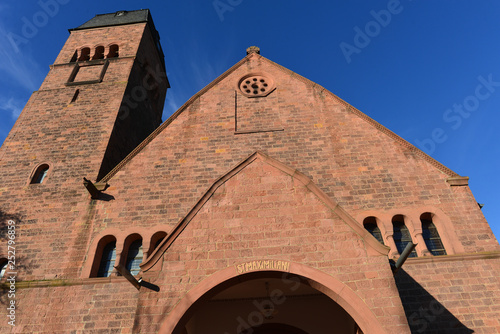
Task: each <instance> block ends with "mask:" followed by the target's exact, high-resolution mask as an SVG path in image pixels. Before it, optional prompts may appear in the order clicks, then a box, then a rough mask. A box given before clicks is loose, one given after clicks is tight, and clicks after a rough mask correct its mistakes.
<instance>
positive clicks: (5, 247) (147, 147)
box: [0, 10, 500, 334]
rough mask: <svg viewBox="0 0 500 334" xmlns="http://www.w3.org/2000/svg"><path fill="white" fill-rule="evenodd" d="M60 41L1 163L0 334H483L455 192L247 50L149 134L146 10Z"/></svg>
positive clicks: (481, 232)
mask: <svg viewBox="0 0 500 334" xmlns="http://www.w3.org/2000/svg"><path fill="white" fill-rule="evenodd" d="M69 32H70V34H69V37H68V39H67V41H66V43H65V44H64V46H63V47H62V50H61V51H60V53H59V55H58V56H57V58H56V60H55V61H54V63H53V64H52V65H50V71H49V73H48V74H47V76H46V78H45V80H44V81H43V83H42V85H41V87H40V88H39V90H37V91H35V92H34V93H33V94H32V96H31V98H30V99H29V101H28V102H27V104H26V106H25V108H24V110H23V112H22V113H21V115H20V116H19V118H18V120H17V122H16V124H15V125H14V127H13V128H12V130H11V132H10V134H9V135H8V137H7V139H6V140H5V142H4V143H3V145H2V147H1V148H0V180H1V182H0V224H1V225H0V228H1V230H2V234H1V236H2V237H1V238H2V247H1V248H0V266H1V276H2V278H1V281H0V283H1V285H2V290H1V299H0V301H1V308H2V312H1V314H3V316H2V320H1V321H0V332H2V333H11V332H12V333H50V334H54V333H142V334H144V333H155V334H156V333H159V334H171V333H174V334H327V333H336V334H361V333H364V334H372V333H373V334H379V333H380V334H382V333H388V334H389V333H391V334H404V333H500V275H499V272H500V245H499V243H498V241H497V240H496V238H495V236H494V235H493V233H492V231H491V229H490V226H489V225H488V222H487V221H486V220H485V218H484V216H483V214H482V212H481V208H480V207H479V205H478V203H477V202H476V200H475V199H474V196H473V194H472V193H471V191H470V189H469V186H468V177H466V176H461V175H460V174H457V172H455V171H452V170H450V169H449V168H447V167H446V166H444V165H442V164H441V163H439V162H438V161H436V160H434V159H433V158H432V157H430V156H428V155H427V154H425V153H424V152H422V151H421V150H419V149H418V148H416V147H415V146H413V145H412V144H410V143H408V142H407V141H405V140H404V139H402V138H401V137H399V136H398V135H397V134H395V133H394V132H392V131H390V130H388V129H387V128H385V127H384V126H383V125H381V124H379V123H377V122H376V121H375V120H373V119H371V118H370V117H368V116H367V115H365V114H363V113H362V112H361V111H360V110H358V109H356V108H355V107H353V106H352V105H350V104H349V103H348V102H346V101H343V100H342V99H341V98H339V97H337V96H336V95H334V94H333V93H331V92H329V91H328V90H327V89H326V88H323V87H321V86H320V85H318V84H316V83H314V82H311V81H310V80H308V79H307V78H305V77H303V76H301V75H299V74H297V73H294V72H293V71H292V70H290V69H287V68H284V67H283V66H281V65H279V64H277V63H275V62H274V61H272V60H269V59H267V58H265V57H264V56H263V55H261V50H260V49H259V48H258V47H256V46H251V47H249V48H248V49H247V50H246V53H245V50H242V57H243V58H242V59H241V60H240V61H239V62H237V63H236V64H234V65H233V66H232V67H231V68H229V69H227V70H226V71H225V72H224V73H223V74H222V75H220V76H219V77H218V78H216V79H215V80H214V81H213V82H211V83H210V84H209V85H208V86H206V87H205V88H203V89H202V90H201V91H199V92H198V93H197V94H195V95H194V96H192V97H191V98H190V99H189V100H188V101H187V102H186V103H185V104H184V105H183V106H182V107H181V108H179V109H178V110H177V111H176V112H175V113H174V114H173V115H172V116H170V117H169V118H168V119H167V120H165V121H163V120H162V111H163V106H164V101H165V96H166V93H167V90H168V88H169V87H170V84H169V80H168V78H167V75H166V67H165V56H164V53H163V50H162V47H161V44H160V36H159V34H158V32H157V30H156V29H155V25H154V23H153V20H152V16H151V13H150V12H149V10H137V11H119V12H116V13H109V14H102V15H97V16H95V17H94V18H92V19H90V20H89V21H87V22H85V23H83V24H82V25H80V26H78V27H76V28H73V29H70V31H69ZM277 61H279V59H277Z"/></svg>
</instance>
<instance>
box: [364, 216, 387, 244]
mask: <svg viewBox="0 0 500 334" xmlns="http://www.w3.org/2000/svg"><path fill="white" fill-rule="evenodd" d="M363 226H364V227H365V229H366V230H367V231H368V232H370V233H371V235H373V236H374V237H375V239H377V240H378V242H380V243H381V244H382V245H383V244H384V239H383V238H382V233H381V232H380V229H379V228H378V226H377V219H376V218H375V217H366V218H365V220H363Z"/></svg>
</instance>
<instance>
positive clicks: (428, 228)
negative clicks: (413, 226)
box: [420, 214, 446, 255]
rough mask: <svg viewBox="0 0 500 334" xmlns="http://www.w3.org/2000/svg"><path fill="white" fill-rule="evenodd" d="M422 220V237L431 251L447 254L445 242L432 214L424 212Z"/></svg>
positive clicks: (434, 253) (433, 253) (432, 252)
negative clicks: (433, 220)
mask: <svg viewBox="0 0 500 334" xmlns="http://www.w3.org/2000/svg"><path fill="white" fill-rule="evenodd" d="M420 221H421V222H422V237H423V238H424V241H425V245H426V246H427V249H428V250H429V252H431V254H432V255H446V250H445V249H444V245H443V242H442V241H441V237H440V236H439V232H438V230H437V228H436V225H434V223H433V222H432V217H431V216H430V214H423V215H422V216H421V217H420Z"/></svg>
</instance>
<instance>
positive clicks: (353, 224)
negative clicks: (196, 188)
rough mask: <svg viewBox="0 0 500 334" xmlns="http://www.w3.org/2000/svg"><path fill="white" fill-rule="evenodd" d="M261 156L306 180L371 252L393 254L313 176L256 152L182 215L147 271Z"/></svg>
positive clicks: (145, 266) (147, 263)
mask: <svg viewBox="0 0 500 334" xmlns="http://www.w3.org/2000/svg"><path fill="white" fill-rule="evenodd" d="M257 159H259V160H260V161H262V162H264V163H266V164H268V165H270V166H272V167H274V168H276V169H278V170H280V171H282V172H284V173H286V174H288V175H290V176H291V177H293V179H294V180H298V181H299V182H300V183H302V184H303V185H304V186H305V187H306V188H307V189H308V190H309V191H310V192H311V193H313V194H314V195H315V196H316V197H317V198H318V199H319V201H321V202H322V203H323V204H324V205H325V206H326V207H327V208H329V209H330V210H331V211H332V212H333V213H335V214H336V215H337V216H338V217H340V218H341V219H342V220H343V221H344V222H345V223H346V224H347V225H348V226H349V227H350V228H351V229H352V230H353V231H354V232H355V233H356V234H358V235H359V236H360V238H361V239H362V240H363V242H364V243H365V245H366V248H367V251H368V254H369V255H387V254H388V253H389V248H388V247H386V246H384V245H382V244H381V243H379V242H378V241H377V240H376V239H375V238H374V237H373V236H372V235H371V234H370V233H369V232H368V231H367V230H366V229H364V227H363V226H362V225H361V224H360V223H358V222H357V221H356V220H355V219H354V218H353V217H352V216H351V215H349V214H348V213H347V212H346V211H345V210H344V209H343V208H342V207H341V206H340V205H338V203H337V202H336V201H335V200H334V199H332V198H330V197H329V196H328V195H326V194H325V193H324V192H323V191H322V190H321V189H320V188H319V187H318V186H317V185H316V184H314V182H312V180H311V179H309V178H308V177H307V176H305V175H304V174H302V173H300V172H299V171H297V170H296V169H293V168H290V167H288V166H286V165H285V164H283V163H281V162H279V161H277V160H275V159H273V158H271V157H269V156H267V155H265V154H263V153H261V152H255V153H253V154H252V155H250V156H249V157H248V158H246V159H245V160H243V161H242V162H241V163H239V164H238V165H236V166H235V167H234V168H232V169H231V170H230V171H229V172H227V173H226V174H224V175H223V176H221V177H220V178H219V179H217V180H216V181H215V182H214V183H213V184H212V185H211V186H210V188H208V190H207V191H206V192H205V193H204V194H203V196H202V197H201V198H200V199H199V200H198V202H197V203H196V204H195V205H194V206H193V207H192V208H191V210H189V212H188V213H187V215H186V216H184V218H182V219H181V220H180V221H179V222H178V223H177V225H176V226H175V227H174V228H173V229H172V231H170V233H169V234H168V236H167V237H166V238H165V239H164V240H163V241H162V242H161V244H160V245H159V246H158V247H157V249H156V250H155V251H154V252H153V253H152V254H151V255H150V256H149V257H148V259H146V261H145V262H143V263H142V264H141V269H142V270H143V271H148V270H150V269H151V268H153V266H154V265H155V264H156V263H157V262H158V261H159V260H160V259H161V257H162V256H163V254H164V253H165V252H166V251H167V250H168V249H169V247H170V246H171V245H172V244H173V243H174V242H175V240H176V239H177V237H179V235H180V234H181V233H182V231H184V229H185V228H186V227H187V226H188V225H189V223H190V222H191V220H192V219H193V218H194V217H195V216H196V214H197V213H198V212H199V211H200V210H201V209H202V208H203V206H204V205H205V204H206V203H207V202H208V201H209V200H210V199H211V197H212V196H213V195H214V193H215V192H216V191H217V189H219V187H221V186H222V185H223V184H224V183H225V182H226V181H228V180H229V179H230V178H232V177H233V176H235V175H236V174H238V173H239V172H240V171H242V170H243V169H245V168H246V167H247V166H249V165H250V164H251V163H252V162H254V161H255V160H257Z"/></svg>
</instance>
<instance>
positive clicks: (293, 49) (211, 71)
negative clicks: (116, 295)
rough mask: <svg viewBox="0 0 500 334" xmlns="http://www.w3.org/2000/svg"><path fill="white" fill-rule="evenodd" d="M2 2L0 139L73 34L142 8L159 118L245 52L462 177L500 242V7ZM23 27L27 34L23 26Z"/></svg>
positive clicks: (420, 2) (237, 0) (416, 2)
mask: <svg viewBox="0 0 500 334" xmlns="http://www.w3.org/2000/svg"><path fill="white" fill-rule="evenodd" d="M117 3H118V2H111V1H110V2H104V1H101V2H86V3H85V5H82V3H81V2H80V1H76V0H46V1H44V0H41V1H32V0H24V1H22V2H21V1H13V0H2V2H1V3H0V143H1V142H3V141H4V139H5V137H6V136H7V134H8V132H9V131H10V129H11V128H12V126H13V124H14V122H15V120H16V118H17V116H18V115H19V113H20V112H21V110H22V108H23V107H24V104H25V103H26V101H27V100H28V98H29V96H30V95H31V93H32V92H33V91H35V90H37V89H38V87H39V86H40V84H41V83H42V81H43V79H44V77H45V75H46V74H47V72H48V70H49V65H50V64H52V63H53V62H54V60H55V58H56V56H57V54H58V52H59V50H60V49H61V47H62V45H63V44H64V42H65V40H66V39H67V37H68V31H67V29H69V28H74V27H76V26H78V25H80V24H82V23H84V22H85V21H87V20H89V19H90V18H92V17H93V16H94V15H95V14H102V13H110V12H116V11H118V10H134V9H141V8H149V9H151V12H152V15H153V19H154V21H155V25H156V28H157V30H158V31H159V32H160V36H161V43H162V46H163V50H164V52H165V56H166V57H165V60H166V66H167V73H168V77H169V80H170V83H171V86H172V88H171V89H170V90H169V92H168V94H167V101H166V103H165V110H164V116H163V119H164V120H165V119H166V118H167V117H168V116H170V115H171V114H172V113H173V112H174V111H175V110H176V109H177V108H178V107H180V106H181V105H182V104H183V103H184V102H185V101H186V100H188V99H189V97H191V96H192V95H193V94H195V93H196V92H197V91H199V90H200V89H201V88H203V87H204V86H205V85H207V84H208V83H210V82H211V81H212V80H213V79H215V78H216V77H217V76H218V75H220V74H221V73H222V72H224V71H225V70H226V69H228V68H229V67H230V66H232V65H233V64H234V63H236V62H237V61H239V60H240V59H241V58H243V57H244V56H245V50H246V48H247V47H248V46H250V45H257V46H259V47H260V48H261V54H262V55H263V56H265V57H267V58H269V59H271V60H273V61H275V62H277V63H279V64H281V65H283V66H285V67H287V68H289V69H291V70H293V71H295V72H297V73H299V74H301V75H303V76H305V77H307V78H308V79H310V80H312V81H314V82H317V83H318V84H320V85H322V86H324V87H325V88H327V89H328V90H330V91H332V92H333V93H334V94H336V95H338V96H340V97H341V98H343V99H344V100H346V101H347V102H349V103H351V104H352V105H354V106H355V107H357V108H358V109H360V110H361V111H363V112H364V113H366V114H367V115H368V116H370V117H372V118H373V119H375V120H376V121H378V122H380V123H381V124H383V125H384V126H386V127H388V128H389V129H391V130H392V131H394V132H396V133H397V134H398V135H400V136H402V137H403V138H404V139H406V140H408V141H409V142H410V143H412V144H415V145H416V146H418V147H420V148H421V149H423V150H424V151H425V152H426V153H428V154H429V155H431V156H432V157H433V158H435V159H437V160H438V161H439V162H441V163H443V164H444V165H446V166H448V167H449V168H451V169H452V170H454V171H455V172H457V173H458V174H460V175H463V176H469V177H470V181H469V185H470V188H471V190H472V192H473V194H474V196H475V197H476V200H477V201H478V202H479V203H484V204H485V206H484V208H483V213H484V214H485V216H486V219H487V220H488V221H489V223H490V225H491V226H492V229H493V231H494V233H495V235H496V236H497V238H499V237H500V206H499V205H498V204H499V199H500V195H499V192H498V191H496V190H495V184H494V183H493V176H494V175H496V174H497V172H498V171H499V170H500V168H499V167H500V148H499V145H498V143H499V141H500V131H499V130H498V126H497V124H498V123H499V122H500V115H499V114H500V43H499V33H498V32H499V31H500V20H499V19H498V18H499V17H500V2H498V1H493V0H484V1H480V2H479V1H472V0H470V1H464V0H455V1H453V2H451V1H439V2H438V1H424V0H400V1H397V0H390V1H385V0H384V1H378V0H377V1H374V0H371V1H366V0H365V1H356V0H352V1H339V0H336V1H332V0H329V1H314V2H312V1H293V0H291V1H286V2H284V1H269V0H268V1H263V0H261V1H249V0H216V1H212V0H207V1H201V0H199V1H190V0H184V1H141V2H140V4H139V2H138V1H129V0H123V1H120V2H119V4H117ZM30 28H31V29H30Z"/></svg>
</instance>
